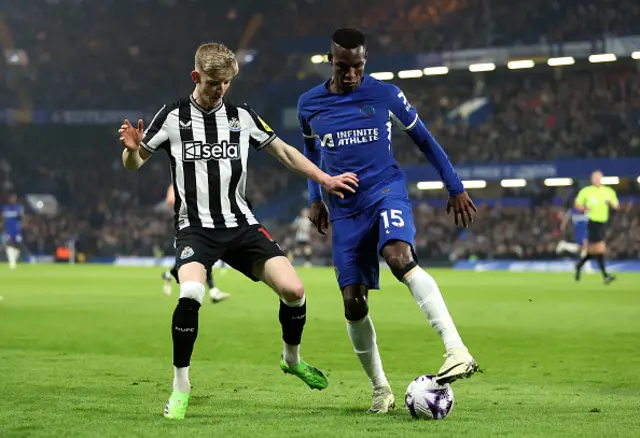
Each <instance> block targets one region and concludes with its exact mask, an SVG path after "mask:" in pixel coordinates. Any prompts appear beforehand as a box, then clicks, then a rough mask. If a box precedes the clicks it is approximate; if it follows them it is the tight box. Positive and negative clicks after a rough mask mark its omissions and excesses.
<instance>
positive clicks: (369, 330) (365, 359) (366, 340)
mask: <svg viewBox="0 0 640 438" xmlns="http://www.w3.org/2000/svg"><path fill="white" fill-rule="evenodd" d="M347 332H348V333H349V338H350V339H351V344H352V345H353V351H354V352H355V353H356V356H358V359H359V360H360V363H361V364H362V368H364V371H365V372H366V373H367V376H369V380H370V381H371V386H373V387H374V388H379V387H381V386H389V382H388V381H387V376H385V374H384V369H383V368H382V359H380V352H379V351H378V345H377V344H376V330H375V328H374V327H373V321H371V317H370V316H369V315H367V316H366V317H364V318H363V319H361V320H360V321H355V322H351V321H347Z"/></svg>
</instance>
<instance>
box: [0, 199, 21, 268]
mask: <svg viewBox="0 0 640 438" xmlns="http://www.w3.org/2000/svg"><path fill="white" fill-rule="evenodd" d="M7 201H8V202H7V203H6V204H5V205H3V206H2V221H3V222H4V234H3V240H4V247H5V252H6V253H7V260H8V261H9V269H15V268H16V264H17V263H18V260H19V259H20V245H21V244H22V224H21V222H22V217H23V216H24V208H23V207H22V205H20V203H19V202H18V196H17V195H15V194H11V195H9V198H8V200H7Z"/></svg>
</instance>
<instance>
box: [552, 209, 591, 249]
mask: <svg viewBox="0 0 640 438" xmlns="http://www.w3.org/2000/svg"><path fill="white" fill-rule="evenodd" d="M569 222H571V224H572V225H573V238H574V241H572V242H569V241H567V240H561V241H560V242H558V246H557V247H556V252H557V253H558V254H559V253H561V252H564V251H566V252H569V253H571V254H576V255H578V254H579V255H580V257H583V256H584V255H585V254H586V253H587V247H588V240H587V223H588V222H589V218H588V217H587V215H586V214H585V213H584V212H583V211H579V210H578V209H576V208H575V206H571V207H570V208H569V209H568V210H567V212H566V213H565V215H564V217H563V218H562V223H561V224H560V231H563V232H564V230H565V229H566V228H567V225H568V224H569Z"/></svg>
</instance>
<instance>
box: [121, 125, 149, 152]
mask: <svg viewBox="0 0 640 438" xmlns="http://www.w3.org/2000/svg"><path fill="white" fill-rule="evenodd" d="M118 133H119V134H120V143H122V145H123V146H124V147H125V148H127V149H130V150H135V149H137V148H138V146H140V143H142V136H143V134H144V126H143V122H142V120H138V128H135V127H133V126H132V125H131V123H129V120H125V121H124V123H123V124H122V126H121V127H120V129H118Z"/></svg>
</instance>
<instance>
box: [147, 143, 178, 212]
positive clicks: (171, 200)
mask: <svg viewBox="0 0 640 438" xmlns="http://www.w3.org/2000/svg"><path fill="white" fill-rule="evenodd" d="M145 152H146V151H145ZM164 202H166V203H167V205H169V206H171V207H173V204H175V203H176V193H175V192H174V191H173V186H169V188H168V189H167V196H166V198H165V200H164Z"/></svg>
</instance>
